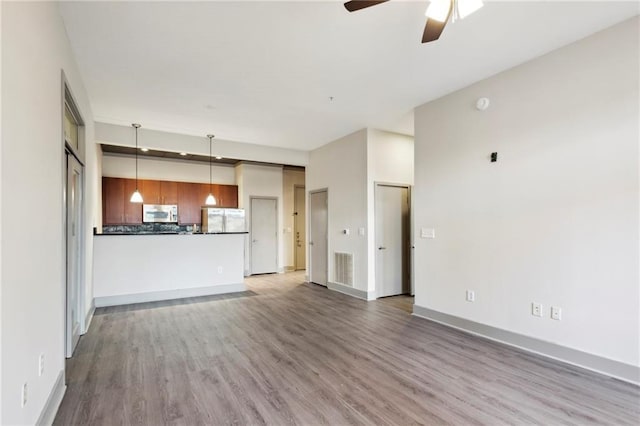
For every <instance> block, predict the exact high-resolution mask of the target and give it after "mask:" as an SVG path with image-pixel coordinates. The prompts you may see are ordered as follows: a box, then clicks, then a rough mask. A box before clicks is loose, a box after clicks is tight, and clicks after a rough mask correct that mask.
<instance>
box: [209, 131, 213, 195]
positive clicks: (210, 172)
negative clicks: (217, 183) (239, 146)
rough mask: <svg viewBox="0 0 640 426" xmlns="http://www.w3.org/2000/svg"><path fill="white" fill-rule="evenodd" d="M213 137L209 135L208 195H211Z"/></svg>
mask: <svg viewBox="0 0 640 426" xmlns="http://www.w3.org/2000/svg"><path fill="white" fill-rule="evenodd" d="M212 145H213V135H209V193H210V194H212V195H213V177H212V176H213V172H212V169H213V162H212V160H211V158H212V157H211V156H212Z"/></svg>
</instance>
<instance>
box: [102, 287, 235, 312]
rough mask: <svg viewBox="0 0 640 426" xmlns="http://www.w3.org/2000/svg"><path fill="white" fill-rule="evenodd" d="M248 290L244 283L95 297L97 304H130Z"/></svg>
mask: <svg viewBox="0 0 640 426" xmlns="http://www.w3.org/2000/svg"><path fill="white" fill-rule="evenodd" d="M242 291H247V286H246V285H245V284H244V283H238V284H223V285H212V286H208V287H195V288H183V289H179V290H164V291H150V292H147V293H134V294H121V295H116V296H102V297H96V298H95V299H94V303H95V306H96V307H97V308H102V307H105V306H118V305H130V304H132V303H146V302H158V301H160V300H172V299H184V298H187V297H199V296H212V295H216V294H226V293H238V292H242Z"/></svg>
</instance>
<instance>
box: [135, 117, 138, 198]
mask: <svg viewBox="0 0 640 426" xmlns="http://www.w3.org/2000/svg"><path fill="white" fill-rule="evenodd" d="M135 129H136V191H137V190H138V128H137V127H135Z"/></svg>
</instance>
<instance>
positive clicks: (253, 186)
mask: <svg viewBox="0 0 640 426" xmlns="http://www.w3.org/2000/svg"><path fill="white" fill-rule="evenodd" d="M282 169H283V168H282V166H266V165H259V164H250V163H240V164H238V165H236V182H237V185H238V207H239V208H241V209H245V224H246V230H247V231H248V232H249V234H247V235H246V237H245V256H244V258H245V267H244V273H245V275H251V202H250V201H251V197H269V198H276V199H277V200H278V227H277V229H282V224H283V223H284V220H283V217H284V206H283V195H282V188H283V184H282ZM283 271H284V238H282V234H281V233H280V232H278V272H283Z"/></svg>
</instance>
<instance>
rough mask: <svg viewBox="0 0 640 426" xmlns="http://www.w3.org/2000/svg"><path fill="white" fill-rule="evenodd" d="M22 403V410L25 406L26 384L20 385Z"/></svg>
mask: <svg viewBox="0 0 640 426" xmlns="http://www.w3.org/2000/svg"><path fill="white" fill-rule="evenodd" d="M21 401H22V402H21V403H20V406H21V407H22V408H24V406H25V405H27V384H26V383H25V384H23V385H22V400H21Z"/></svg>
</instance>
